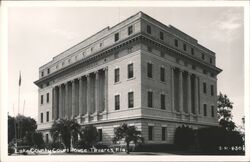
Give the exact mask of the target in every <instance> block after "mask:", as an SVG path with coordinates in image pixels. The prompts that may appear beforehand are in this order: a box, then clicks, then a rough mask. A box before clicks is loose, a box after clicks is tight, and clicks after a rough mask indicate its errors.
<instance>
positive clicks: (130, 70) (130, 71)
mask: <svg viewBox="0 0 250 162" xmlns="http://www.w3.org/2000/svg"><path fill="white" fill-rule="evenodd" d="M133 77H134V68H133V63H131V64H128V79H129V78H133Z"/></svg>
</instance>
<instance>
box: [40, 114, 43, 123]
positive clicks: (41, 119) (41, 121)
mask: <svg viewBox="0 0 250 162" xmlns="http://www.w3.org/2000/svg"><path fill="white" fill-rule="evenodd" d="M40 120H41V123H43V113H41V119H40Z"/></svg>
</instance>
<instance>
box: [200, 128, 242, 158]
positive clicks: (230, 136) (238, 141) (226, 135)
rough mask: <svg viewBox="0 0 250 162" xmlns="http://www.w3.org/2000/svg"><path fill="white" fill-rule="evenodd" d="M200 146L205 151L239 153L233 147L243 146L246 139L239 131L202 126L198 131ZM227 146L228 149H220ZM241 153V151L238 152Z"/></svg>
mask: <svg viewBox="0 0 250 162" xmlns="http://www.w3.org/2000/svg"><path fill="white" fill-rule="evenodd" d="M197 137H198V141H199V147H200V149H201V150H202V151H204V152H209V153H218V152H220V153H223V154H237V151H234V150H231V148H232V147H236V146H238V147H241V148H242V147H243V146H244V141H243V139H242V136H241V135H240V133H239V132H237V131H227V130H226V129H225V128H223V127H208V128H200V129H198V131H197ZM223 147H227V148H229V149H228V150H224V149H222V150H220V148H223ZM238 153H239V152H238Z"/></svg>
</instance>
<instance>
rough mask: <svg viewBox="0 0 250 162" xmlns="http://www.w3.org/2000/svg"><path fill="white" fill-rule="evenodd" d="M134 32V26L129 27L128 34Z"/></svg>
mask: <svg viewBox="0 0 250 162" xmlns="http://www.w3.org/2000/svg"><path fill="white" fill-rule="evenodd" d="M132 33H133V26H129V27H128V35H130V34H132Z"/></svg>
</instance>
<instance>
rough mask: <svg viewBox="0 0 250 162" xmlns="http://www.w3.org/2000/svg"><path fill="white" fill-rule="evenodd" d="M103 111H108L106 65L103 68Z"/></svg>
mask: <svg viewBox="0 0 250 162" xmlns="http://www.w3.org/2000/svg"><path fill="white" fill-rule="evenodd" d="M103 70H104V110H103V111H104V112H105V113H108V67H105V68H104V69H103Z"/></svg>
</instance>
